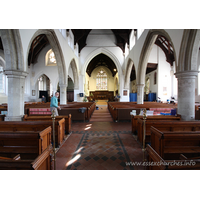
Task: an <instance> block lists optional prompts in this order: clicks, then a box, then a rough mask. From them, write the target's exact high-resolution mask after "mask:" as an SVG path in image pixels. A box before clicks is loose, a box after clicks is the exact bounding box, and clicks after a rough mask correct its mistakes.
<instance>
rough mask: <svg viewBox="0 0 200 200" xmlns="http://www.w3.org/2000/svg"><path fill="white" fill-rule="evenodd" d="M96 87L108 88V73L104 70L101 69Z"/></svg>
mask: <svg viewBox="0 0 200 200" xmlns="http://www.w3.org/2000/svg"><path fill="white" fill-rule="evenodd" d="M96 89H97V90H107V74H106V72H105V71H104V70H102V69H101V70H100V71H99V72H98V74H97V77H96Z"/></svg>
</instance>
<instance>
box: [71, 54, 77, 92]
mask: <svg viewBox="0 0 200 200" xmlns="http://www.w3.org/2000/svg"><path fill="white" fill-rule="evenodd" d="M70 66H71V68H72V73H73V77H74V89H75V90H78V89H79V78H78V68H77V65H76V61H75V59H74V58H73V59H72V61H71V62H70Z"/></svg>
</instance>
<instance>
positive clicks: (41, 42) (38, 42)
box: [28, 34, 49, 66]
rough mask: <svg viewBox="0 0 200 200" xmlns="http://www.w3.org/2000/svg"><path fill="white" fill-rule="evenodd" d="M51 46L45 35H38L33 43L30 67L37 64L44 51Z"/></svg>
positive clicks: (29, 60)
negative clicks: (47, 46) (48, 45)
mask: <svg viewBox="0 0 200 200" xmlns="http://www.w3.org/2000/svg"><path fill="white" fill-rule="evenodd" d="M47 44H49V41H48V39H47V37H46V35H45V34H41V35H38V36H37V37H36V38H35V39H34V40H33V42H32V44H31V47H30V50H29V54H28V65H29V66H30V64H31V63H33V64H34V63H36V62H37V57H38V55H39V54H40V52H41V51H42V49H43V48H44V47H45V46H46V45H47Z"/></svg>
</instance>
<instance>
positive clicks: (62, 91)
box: [59, 84, 67, 105]
mask: <svg viewBox="0 0 200 200" xmlns="http://www.w3.org/2000/svg"><path fill="white" fill-rule="evenodd" d="M59 86H60V104H61V105H65V104H67V92H66V90H67V85H66V84H60V85H59Z"/></svg>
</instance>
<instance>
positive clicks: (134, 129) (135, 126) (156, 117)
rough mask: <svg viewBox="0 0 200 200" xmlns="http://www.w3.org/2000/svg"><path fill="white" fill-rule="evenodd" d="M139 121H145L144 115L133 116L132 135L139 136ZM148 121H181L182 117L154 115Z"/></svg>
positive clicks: (148, 117)
mask: <svg viewBox="0 0 200 200" xmlns="http://www.w3.org/2000/svg"><path fill="white" fill-rule="evenodd" d="M138 119H143V116H142V115H135V116H133V115H132V116H131V123H132V133H133V134H137V129H138ZM146 120H181V116H180V115H177V116H172V115H169V116H168V115H152V116H147V119H146Z"/></svg>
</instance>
